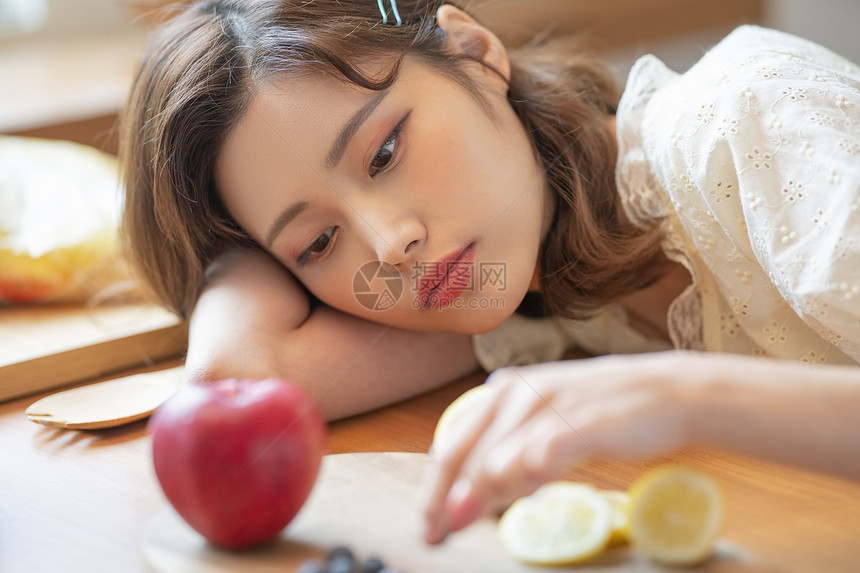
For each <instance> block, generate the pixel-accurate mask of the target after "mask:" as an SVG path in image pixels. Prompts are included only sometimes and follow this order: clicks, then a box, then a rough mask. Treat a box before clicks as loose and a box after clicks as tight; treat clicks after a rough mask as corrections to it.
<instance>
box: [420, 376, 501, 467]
mask: <svg viewBox="0 0 860 573" xmlns="http://www.w3.org/2000/svg"><path fill="white" fill-rule="evenodd" d="M489 392H491V389H490V387H489V386H485V385H483V384H482V385H480V386H475V387H474V388H471V389H469V390H466V391H465V392H463V393H462V394H461V395H460V396H459V397H458V398H457V399H456V400H454V401H453V402H451V403H450V404H449V405H448V407H447V408H445V411H444V412H442V415H441V416H439V421H438V422H437V423H436V430H435V431H434V432H433V448H434V449H435V450H437V451H439V450H444V449H445V448H447V447H448V446H449V445H450V444H451V443H452V441H453V440H454V439H455V438H456V436H457V434H458V433H459V432H460V431H462V427H463V422H465V421H467V420H468V419H469V418H470V417H471V416H472V414H473V413H474V411H475V407H476V406H478V405H479V404H480V403H481V402H482V401H483V400H485V399H486V398H487V396H488V395H489Z"/></svg>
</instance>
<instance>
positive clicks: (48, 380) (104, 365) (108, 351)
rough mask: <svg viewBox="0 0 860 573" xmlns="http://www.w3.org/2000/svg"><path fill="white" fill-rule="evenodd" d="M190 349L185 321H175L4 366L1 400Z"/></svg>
mask: <svg viewBox="0 0 860 573" xmlns="http://www.w3.org/2000/svg"><path fill="white" fill-rule="evenodd" d="M186 349H187V335H186V329H185V325H184V324H173V325H170V326H166V327H164V328H159V329H155V330H151V331H147V332H143V333H137V334H134V335H131V336H127V337H123V338H118V339H114V340H107V341H104V342H101V343H98V344H93V345H91V346H86V347H83V348H75V349H72V350H67V351H64V352H59V353H57V354H53V355H50V356H41V357H39V358H34V359H32V360H26V361H24V362H18V363H15V364H10V365H7V366H3V367H0V402H5V401H8V400H13V399H16V398H22V397H24V396H28V395H31V394H36V393H38V392H44V391H47V390H54V389H57V388H63V387H65V386H71V385H73V384H77V383H80V382H85V381H87V380H92V379H95V378H99V377H102V376H108V375H110V374H114V373H119V372H122V371H124V370H129V369H132V368H135V367H138V366H145V365H149V364H154V363H156V362H160V361H163V360H168V359H170V358H176V357H178V356H180V355H182V354H183V353H184V352H185V351H186Z"/></svg>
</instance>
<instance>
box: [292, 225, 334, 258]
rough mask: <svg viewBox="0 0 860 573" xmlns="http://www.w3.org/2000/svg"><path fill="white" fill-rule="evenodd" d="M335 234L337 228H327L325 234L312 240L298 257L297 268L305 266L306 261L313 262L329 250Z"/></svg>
mask: <svg viewBox="0 0 860 573" xmlns="http://www.w3.org/2000/svg"><path fill="white" fill-rule="evenodd" d="M336 234H337V227H329V228H328V229H326V230H325V233H323V234H322V235H320V236H319V237H317V238H316V240H314V242H313V243H311V245H310V246H309V247H308V248H307V249H305V251H304V252H303V253H302V254H301V256H300V257H299V260H298V261H297V264H298V265H299V267H303V266H305V263H307V262H308V261H311V262H313V261H315V260H317V259H319V258H320V257H321V256H323V255H324V254H325V253H326V252H328V251H329V250H330V246H331V244H332V243H333V242H334V237H335V235H336Z"/></svg>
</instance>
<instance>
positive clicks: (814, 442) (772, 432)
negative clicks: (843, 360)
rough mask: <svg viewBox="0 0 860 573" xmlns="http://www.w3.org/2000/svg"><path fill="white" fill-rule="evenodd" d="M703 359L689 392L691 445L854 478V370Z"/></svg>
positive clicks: (858, 457)
mask: <svg viewBox="0 0 860 573" xmlns="http://www.w3.org/2000/svg"><path fill="white" fill-rule="evenodd" d="M703 358H704V357H703ZM705 360H713V361H714V363H713V365H711V364H701V365H699V367H698V369H697V373H696V374H695V375H694V376H695V377H696V378H698V379H699V380H700V381H701V383H700V384H698V385H695V386H694V387H693V389H692V390H691V392H690V393H688V399H689V400H690V402H691V404H690V407H689V412H690V416H689V432H690V435H689V438H690V440H691V441H693V442H696V443H700V444H703V445H709V446H714V447H719V448H724V449H727V450H732V451H736V452H740V453H745V454H749V455H753V456H758V457H762V458H767V459H771V460H774V461H777V462H783V463H788V464H792V465H798V466H804V467H806V468H808V469H812V470H815V471H822V472H827V473H832V474H836V475H841V476H844V477H848V478H851V479H855V480H860V367H851V366H844V367H843V366H832V367H827V368H810V367H806V366H803V365H801V364H797V363H791V362H778V361H771V360H752V359H748V358H742V357H736V356H728V355H711V356H709V357H707V358H705ZM693 361H695V358H693ZM693 367H694V368H695V366H693Z"/></svg>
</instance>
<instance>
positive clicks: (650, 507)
mask: <svg viewBox="0 0 860 573" xmlns="http://www.w3.org/2000/svg"><path fill="white" fill-rule="evenodd" d="M628 515H629V518H630V531H629V537H630V541H631V543H632V544H633V548H634V549H635V550H636V551H637V552H638V553H640V554H642V555H644V556H646V557H648V558H650V559H653V560H654V561H659V562H661V563H665V564H669V565H692V564H695V563H699V562H701V561H704V560H705V559H707V558H708V557H709V556H710V555H711V553H712V552H713V549H714V544H715V543H716V541H717V537H718V536H719V533H720V529H721V528H722V523H723V495H722V491H721V490H720V487H719V485H718V484H717V482H716V481H715V480H714V479H713V478H711V477H710V476H707V475H705V474H703V473H701V472H698V471H695V470H692V469H689V468H684V467H672V468H662V469H658V470H655V471H652V472H649V473H647V474H645V475H644V476H643V477H642V478H640V479H639V480H638V481H637V482H636V483H634V484H633V486H632V487H631V488H630V505H629V509H628Z"/></svg>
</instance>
